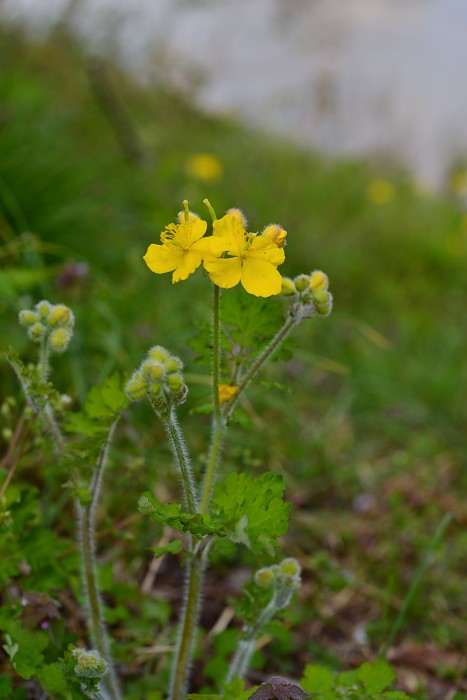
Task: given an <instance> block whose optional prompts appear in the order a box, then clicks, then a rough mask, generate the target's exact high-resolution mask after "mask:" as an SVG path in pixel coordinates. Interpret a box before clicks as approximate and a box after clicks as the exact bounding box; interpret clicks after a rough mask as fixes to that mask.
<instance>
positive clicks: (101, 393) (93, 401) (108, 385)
mask: <svg viewBox="0 0 467 700" xmlns="http://www.w3.org/2000/svg"><path fill="white" fill-rule="evenodd" d="M127 405H128V399H127V397H126V394H125V391H124V389H123V382H122V379H121V377H120V375H119V374H117V373H115V374H112V375H111V376H110V377H108V378H107V379H106V381H105V382H104V384H103V385H102V386H98V387H97V386H96V387H93V388H92V389H91V391H90V392H89V394H88V397H87V399H86V402H85V404H84V408H85V411H86V413H87V415H88V416H89V417H90V418H108V417H110V416H114V415H115V414H116V413H118V412H119V411H121V410H123V409H124V408H125V407H126V406H127Z"/></svg>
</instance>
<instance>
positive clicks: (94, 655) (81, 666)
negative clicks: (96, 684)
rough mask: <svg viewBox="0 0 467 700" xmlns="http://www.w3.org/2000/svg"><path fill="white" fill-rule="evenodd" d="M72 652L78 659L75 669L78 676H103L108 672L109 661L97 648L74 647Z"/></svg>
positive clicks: (76, 659)
mask: <svg viewBox="0 0 467 700" xmlns="http://www.w3.org/2000/svg"><path fill="white" fill-rule="evenodd" d="M72 654H73V656H74V657H75V661H76V666H75V668H74V671H75V673H76V675H77V676H78V677H80V676H81V677H82V678H102V676H104V675H105V674H106V673H107V662H106V661H105V660H104V659H103V658H102V656H101V655H100V654H99V652H98V651H96V650H95V649H93V650H92V651H86V650H85V649H73V651H72Z"/></svg>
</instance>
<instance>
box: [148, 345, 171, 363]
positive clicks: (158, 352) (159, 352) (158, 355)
mask: <svg viewBox="0 0 467 700" xmlns="http://www.w3.org/2000/svg"><path fill="white" fill-rule="evenodd" d="M148 357H149V358H150V359H151V360H155V361H156V362H160V363H161V364H164V363H165V362H167V360H168V359H169V358H170V353H169V351H168V350H166V349H165V348H163V347H162V345H154V347H153V348H151V349H150V351H149V352H148Z"/></svg>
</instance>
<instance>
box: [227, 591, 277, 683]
mask: <svg viewBox="0 0 467 700" xmlns="http://www.w3.org/2000/svg"><path fill="white" fill-rule="evenodd" d="M277 597H278V596H277V594H276V592H275V593H274V595H273V597H272V598H271V600H270V601H269V603H268V605H267V606H266V607H265V608H264V609H263V610H262V611H261V613H260V614H259V616H258V618H257V619H256V621H255V622H254V623H253V624H252V625H248V627H247V628H246V629H245V631H244V634H243V638H242V639H241V640H240V642H239V643H238V647H237V650H236V652H235V654H234V656H233V659H232V661H231V662H230V666H229V670H228V672H227V676H226V678H225V680H226V682H228V681H231V680H232V678H235V677H236V676H238V677H239V678H242V677H243V676H244V675H245V673H246V672H247V670H248V666H249V664H250V659H251V657H252V656H253V652H254V650H255V647H256V640H257V639H258V637H259V636H260V635H261V633H262V632H263V630H264V628H265V627H266V625H267V624H268V623H269V622H270V621H271V620H272V618H273V617H274V615H275V614H276V612H277V611H278V610H279V609H280V608H279V607H278V601H277Z"/></svg>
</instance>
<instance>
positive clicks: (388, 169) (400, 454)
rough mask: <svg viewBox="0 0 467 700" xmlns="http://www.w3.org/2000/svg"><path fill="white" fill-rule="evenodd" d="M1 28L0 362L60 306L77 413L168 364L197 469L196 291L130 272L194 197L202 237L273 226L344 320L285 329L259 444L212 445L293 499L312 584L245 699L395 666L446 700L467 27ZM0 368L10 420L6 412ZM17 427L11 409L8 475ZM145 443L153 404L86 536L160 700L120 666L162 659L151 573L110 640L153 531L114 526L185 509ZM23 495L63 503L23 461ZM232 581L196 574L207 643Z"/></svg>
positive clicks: (225, 17) (460, 524)
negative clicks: (213, 224) (384, 662)
mask: <svg viewBox="0 0 467 700" xmlns="http://www.w3.org/2000/svg"><path fill="white" fill-rule="evenodd" d="M0 21H1V24H0V260H1V269H0V337H1V343H2V345H14V346H15V347H16V348H18V349H19V350H20V351H21V354H22V356H23V357H24V358H25V359H31V360H32V359H34V348H32V347H31V346H30V345H29V344H28V341H27V339H26V338H25V334H24V332H23V330H22V329H20V328H19V327H18V326H17V324H16V317H17V313H18V311H19V309H21V308H24V307H25V306H28V305H29V306H30V305H33V304H34V303H36V302H37V301H39V300H40V299H42V298H48V299H50V301H52V302H54V303H57V302H64V303H67V304H69V305H70V306H71V307H72V308H73V309H74V310H75V313H76V318H77V330H76V334H75V337H74V339H73V343H72V345H71V346H70V351H69V353H67V355H66V356H63V357H59V358H57V360H56V362H55V367H56V375H54V376H55V377H56V383H57V384H59V385H60V386H61V388H62V389H63V391H65V392H66V393H67V394H69V395H70V396H72V397H77V398H76V400H75V406H76V407H77V406H78V404H79V401H80V400H83V399H84V397H85V396H86V393H87V391H88V390H89V388H90V387H91V386H92V384H93V382H96V381H103V380H104V379H105V378H106V377H107V376H108V375H109V374H110V373H112V372H113V371H115V370H119V371H122V372H129V371H131V370H132V369H133V368H134V367H135V366H136V365H138V364H139V362H140V361H141V359H142V357H143V356H144V355H145V353H146V351H147V348H148V347H150V346H151V345H152V344H155V343H162V344H163V345H166V346H168V347H169V348H170V349H171V350H172V351H173V352H174V353H178V354H184V353H185V354H186V357H185V361H186V371H187V374H188V376H189V377H191V384H190V397H191V398H190V401H189V402H188V404H187V405H186V407H184V409H183V416H182V420H183V423H184V425H186V429H187V432H188V439H189V442H190V445H191V447H192V449H193V452H194V454H196V453H197V451H198V452H199V451H201V452H202V451H203V450H204V449H205V443H204V438H205V436H206V434H207V431H208V423H209V419H208V417H206V416H203V415H190V411H192V410H193V409H196V408H197V407H200V406H202V405H203V404H204V403H205V402H206V396H207V394H208V386H207V384H206V381H207V377H206V372H207V368H206V369H203V368H200V367H199V366H198V365H197V364H196V362H195V353H194V352H192V351H190V350H189V349H187V347H186V344H187V341H188V339H189V338H190V337H192V336H193V335H196V334H198V333H199V332H200V329H199V323H200V322H201V321H205V320H206V319H208V318H209V313H210V311H209V303H210V294H209V290H208V289H207V285H206V281H205V280H203V279H202V276H201V275H198V276H194V277H192V278H190V280H189V282H187V283H185V284H183V285H175V286H173V285H171V284H170V280H169V278H168V277H166V276H162V277H159V276H156V275H152V274H151V273H150V272H149V271H148V269H147V268H146V267H145V265H144V263H143V262H142V259H141V258H142V255H143V254H144V253H145V251H146V248H147V245H148V244H149V243H151V242H158V238H159V233H160V231H161V230H162V229H163V228H164V227H165V225H166V224H167V223H169V222H170V221H173V220H174V217H175V215H176V213H177V211H178V210H179V209H180V208H181V202H182V200H183V199H184V198H185V197H186V198H188V199H189V201H190V205H191V207H192V208H193V209H194V210H195V211H198V212H199V213H200V214H202V215H203V216H204V215H205V212H204V211H203V205H202V200H203V198H204V197H209V199H210V200H211V202H212V204H213V205H214V207H215V208H216V210H217V211H218V213H221V212H223V211H225V210H226V209H227V208H229V207H231V206H239V207H241V208H242V209H243V210H244V212H245V214H246V215H247V217H248V220H249V222H250V227H251V230H254V231H255V230H260V229H261V228H262V227H263V226H264V225H266V224H268V223H271V222H278V223H280V224H281V225H282V226H284V227H285V228H286V230H287V231H288V245H287V249H286V253H287V260H286V263H285V264H284V266H283V267H282V272H283V274H285V275H288V276H291V277H293V276H294V275H296V274H299V273H301V272H309V271H310V270H312V269H316V268H318V269H323V270H325V271H326V272H327V274H328V275H329V277H330V280H331V290H332V291H333V293H334V296H335V311H334V312H333V314H332V316H331V317H330V318H328V319H322V320H320V319H317V320H311V321H310V322H309V324H308V325H302V326H301V327H300V329H299V330H298V332H297V334H296V336H295V337H294V339H293V341H292V344H291V348H290V349H291V350H292V351H293V359H292V360H291V361H289V362H288V363H285V362H282V361H279V362H277V363H274V364H272V365H271V366H270V367H269V368H268V371H267V373H265V377H264V378H265V379H267V380H268V383H267V384H259V385H258V386H257V387H255V388H254V389H253V390H252V391H251V396H250V397H249V399H250V400H251V403H250V401H249V402H248V403H246V404H245V405H244V407H243V409H244V411H245V414H246V418H247V419H248V423H249V425H250V427H251V430H245V427H244V426H243V427H242V426H240V425H239V426H236V427H234V429H233V435H231V438H230V441H229V444H228V446H227V465H228V466H229V468H233V467H234V466H235V465H236V466H238V468H241V469H245V468H247V469H249V470H253V471H255V470H258V471H261V470H263V469H264V468H268V469H270V470H273V471H278V472H280V473H282V474H284V475H285V480H286V484H287V496H288V498H289V499H290V500H292V502H293V503H294V506H295V508H294V510H293V517H292V522H291V527H290V534H289V536H288V537H287V538H285V541H284V546H285V549H286V551H287V552H288V553H289V554H290V555H294V556H297V557H298V558H299V559H300V561H301V562H302V565H303V567H304V580H305V585H304V587H303V589H302V592H301V594H300V596H299V601H298V602H297V605H296V607H295V610H293V611H291V612H289V613H287V615H288V616H287V617H286V621H285V624H282V625H281V626H279V627H277V628H276V629H275V630H274V633H275V637H273V638H272V640H271V639H270V640H268V641H267V642H266V643H265V646H264V648H263V649H262V650H261V653H259V654H258V655H257V658H256V661H255V664H256V666H255V670H254V673H253V674H252V676H251V680H252V681H255V682H258V681H260V680H261V679H262V678H264V677H265V675H264V674H267V673H271V672H274V673H275V674H283V675H290V676H292V677H298V676H299V674H300V671H301V669H302V668H303V667H304V665H305V664H306V663H309V662H319V663H323V664H325V665H328V666H329V667H330V668H348V667H352V666H353V665H355V664H358V663H361V662H362V661H364V660H367V659H372V658H374V657H375V656H376V655H377V654H378V653H379V652H381V650H382V649H386V651H387V650H388V649H389V651H388V656H389V659H390V660H391V661H392V663H393V664H394V665H395V667H396V670H397V672H398V679H399V683H400V685H401V687H403V688H404V689H405V690H407V691H408V692H411V693H413V694H414V696H415V697H417V698H426V699H430V700H435V699H436V700H438V699H439V700H441V699H442V700H448V699H449V700H453V699H454V698H456V699H457V698H462V697H465V694H464V693H465V691H466V689H467V681H466V661H465V656H464V652H465V636H466V632H467V623H466V622H465V615H464V612H465V576H466V573H467V571H466V564H465V562H466V560H467V558H466V555H467V536H466V532H465V524H466V521H467V511H466V498H465V493H466V490H465V489H466V485H467V476H466V470H465V454H466V438H465V432H466V419H467V408H466V405H467V401H466V399H467V392H466V379H467V367H466V360H465V357H466V351H465V345H466V342H465V339H466V320H465V319H466V314H465V308H466V292H467V275H466V260H467V212H466V203H467V168H466V165H465V163H466V158H465V156H466V153H467V119H466V114H467V82H466V80H465V70H466V67H467V44H466V42H465V36H466V33H467V6H466V4H465V2H463V0H410V1H406V2H399V1H398V0H349V1H348V2H346V3H342V2H330V1H329V0H248V1H247V0H237V1H236V2H233V1H228V0H223V1H220V2H214V1H213V0H198V1H195V0H191V1H189V0H186V1H184V2H182V1H181V0H178V1H177V0H151V1H149V0H148V1H147V2H142V1H141V0H140V2H136V1H130V0H126V1H125V0H81V1H80V0H71V1H65V0H47V1H46V0H15V1H13V0H0ZM304 266H305V269H304ZM273 303H277V305H278V307H279V308H280V306H281V301H280V300H275V301H274V302H273ZM187 310H189V311H187ZM0 371H1V375H2V383H1V389H0V394H1V395H0V400H1V401H3V402H4V403H5V401H6V400H7V398H8V397H10V398H11V397H15V396H17V389H16V384H15V379H14V377H13V376H12V373H11V371H10V370H9V368H8V367H7V366H6V365H5V364H3V365H2V366H1V369H0ZM274 382H275V383H277V384H280V385H281V386H282V389H280V388H277V389H273V388H272V386H273V383H274ZM18 401H19V402H20V399H18ZM12 405H13V404H12ZM9 410H10V409H9ZM19 411H20V408H19V407H18V406H17V407H16V408H14V409H11V410H10V413H8V415H7V412H6V410H5V411H4V412H3V417H4V425H3V427H2V437H1V440H2V445H1V448H2V452H5V450H6V449H7V446H8V442H9V439H10V437H11V434H12V431H13V430H14V427H15V421H17V419H18V414H19ZM148 424H149V425H151V429H150V430H148V428H147V426H148ZM162 439H163V436H162V434H161V433H159V432H158V428H157V426H156V427H154V426H153V422H152V417H151V415H150V413H149V412H148V411H146V409H145V408H144V407H138V408H137V409H136V410H135V411H134V412H132V414H131V415H130V416H128V417H126V419H125V422H124V424H123V426H122V430H121V438H120V440H119V443H118V445H117V447H116V449H115V451H114V452H115V454H114V458H113V465H112V469H114V470H115V472H114V474H115V475H118V478H116V479H114V480H113V487H112V492H111V493H110V494H109V503H108V504H106V507H105V509H104V510H103V512H102V514H101V523H102V530H103V532H104V534H103V536H102V540H101V542H102V550H103V551H110V552H112V554H113V557H112V558H109V556H107V558H105V559H104V564H103V571H104V574H105V576H106V579H105V580H106V581H107V585H108V589H107V600H108V604H109V608H110V609H111V610H112V613H113V617H112V624H113V625H114V627H115V629H114V630H113V632H114V633H115V634H114V636H115V637H116V638H117V639H118V643H119V647H118V648H119V651H118V654H119V655H120V659H123V660H124V662H125V663H126V668H127V675H128V687H129V688H130V691H129V694H128V698H132V697H135V698H137V697H141V694H143V695H144V697H147V698H152V697H157V695H153V696H152V695H150V693H151V692H153V693H157V692H158V685H157V683H158V682H159V684H161V685H162V684H163V680H164V674H166V672H167V655H166V654H165V653H163V652H154V651H153V652H152V653H151V652H150V651H148V652H147V653H144V652H143V653H142V654H141V652H138V654H139V655H137V656H136V657H135V654H134V649H140V648H141V646H143V649H144V644H145V643H146V644H149V643H148V642H147V637H149V636H151V638H152V637H154V635H159V637H158V638H159V639H162V640H163V641H164V640H165V641H167V640H168V641H167V643H169V644H170V641H171V640H170V629H169V631H167V621H168V619H169V615H170V613H169V612H168V608H167V607H164V605H165V603H166V601H174V600H175V602H176V601H177V599H176V595H177V593H175V594H174V592H173V590H174V589H173V585H172V584H173V581H174V580H176V574H175V573H174V571H178V569H176V566H177V563H176V560H175V557H173V556H170V557H166V559H164V563H163V566H162V567H161V570H160V572H159V574H158V576H159V579H158V581H157V582H156V584H158V583H159V584H160V587H159V588H157V585H156V587H155V588H154V591H152V589H151V590H149V592H148V591H147V590H146V593H147V594H148V600H145V602H144V605H145V611H146V612H145V614H146V619H147V623H146V625H147V626H146V627H144V625H141V626H140V627H139V628H138V629H135V628H134V625H133V623H134V614H133V613H132V615H131V616H129V615H128V614H126V616H125V610H126V607H125V606H127V605H128V604H129V603H128V601H131V604H132V605H134V606H135V608H138V606H140V605H141V602H140V597H139V596H140V587H141V584H142V582H143V581H146V588H147V580H148V579H147V575H148V570H149V567H150V562H151V556H150V553H146V552H145V550H144V546H146V547H148V546H150V545H153V544H154V538H155V539H157V537H158V534H157V533H156V534H154V533H148V532H147V529H145V527H144V525H143V524H142V523H140V521H139V520H138V519H137V518H136V520H135V522H134V524H133V525H132V530H131V535H128V537H125V536H123V534H122V532H121V530H120V529H119V527H118V523H120V522H124V521H125V518H127V517H128V516H129V514H135V513H136V505H135V504H136V500H137V497H138V495H139V494H140V493H141V492H142V491H144V490H146V489H147V488H154V489H155V490H156V492H158V493H159V495H160V496H161V497H170V496H171V495H172V496H173V497H176V493H177V483H176V478H175V477H174V476H173V474H172V471H171V469H170V468H169V467H168V466H167V463H168V462H169V457H168V451H166V448H165V447H163V446H161V441H162ZM198 468H200V465H198ZM41 470H42V471H41ZM156 473H157V477H156V476H155V474H156ZM15 478H16V479H17V480H18V482H17V483H18V484H21V483H33V484H35V485H37V486H38V487H39V488H40V489H42V488H43V487H44V484H45V485H46V486H47V489H46V491H47V493H49V496H50V494H53V493H55V491H56V490H57V489H58V488H59V486H58V484H57V483H56V481H53V480H52V482H51V481H50V479H49V477H48V475H47V469H46V468H45V467H44V465H40V464H38V461H37V457H34V452H33V451H31V452H28V453H27V454H26V456H25V457H24V460H23V462H22V465H21V468H20V469H18V474H17V477H15ZM10 488H13V487H10ZM18 488H19V486H18ZM54 490H55V491H54ZM61 507H63V497H61V500H60V499H57V501H56V502H55V501H54V500H53V499H52V501H51V502H50V503H49V504H48V508H49V509H48V511H47V512H48V522H49V523H50V525H51V527H52V526H53V527H55V528H56V529H57V531H58V532H60V535H61V536H63V537H66V536H69V533H67V530H66V527H65V528H64V527H63V524H60V508H61ZM446 514H451V515H452V520H451V522H450V524H449V526H448V528H447V529H446V531H445V533H444V537H443V538H438V539H436V537H435V533H436V531H437V528H438V527H439V525H440V523H441V522H442V519H443V517H444V516H446ZM116 524H117V525H116ZM62 530H63V531H62ZM159 535H160V533H159ZM434 543H435V544H436V546H435V544H434ZM142 551H143V552H144V553H142ZM229 556H231V557H234V558H233V560H230V561H229ZM235 556H236V557H237V558H235ZM235 556H234V555H233V554H230V555H227V554H225V553H224V556H223V557H222V556H220V555H219V558H218V561H217V562H216V564H215V566H214V567H213V572H212V574H211V579H210V583H211V589H210V590H209V592H208V596H207V601H208V603H207V604H206V606H205V612H204V617H203V624H204V626H205V628H206V629H207V630H209V629H211V628H212V627H213V625H214V624H215V622H216V620H217V619H218V617H219V615H221V613H222V610H223V608H222V606H223V604H224V603H223V598H222V597H220V596H219V582H222V586H223V587H225V588H226V589H227V590H228V591H229V592H231V593H232V595H233V594H236V593H237V592H238V588H239V586H240V584H241V583H242V582H243V581H244V580H245V578H246V577H247V576H248V574H249V572H250V571H251V567H252V566H254V562H252V561H249V559H248V555H245V556H244V555H241V556H239V555H235ZM123 561H125V565H124V566H123V564H122V562H123ZM232 567H233V568H234V570H235V571H236V574H235V575H233V574H232ZM123 570H124V571H123ZM239 572H240V573H239ZM422 573H423V576H421V574H422ZM418 575H420V576H421V578H420V581H421V583H420V585H419V586H418V587H417V589H416V590H414V589H413V588H411V586H412V585H413V582H414V580H416V579H417V576H418ZM26 578H27V577H26ZM115 581H117V582H118V583H119V587H117V586H116V585H115ZM22 583H23V584H24V585H25V586H26V587H27V585H28V584H27V580H26V581H24V582H22ZM39 585H40V586H42V587H43V588H41V590H47V591H48V590H49V589H47V588H46V586H47V585H49V586H50V585H51V584H50V582H48V581H47V583H46V582H45V579H44V581H42V582H41V583H38V584H37V586H39ZM177 586H178V584H177ZM174 596H175V597H174ZM156 602H157V605H156ZM151 605H152V607H151ZM303 620H306V622H305V623H303ZM398 620H399V622H398ZM132 625H133V626H132ZM231 633H232V630H231V629H226V630H224V632H222V634H221V635H217V636H210V637H209V638H208V639H207V640H206V641H205V644H204V647H203V654H204V655H205V656H206V655H208V656H209V658H211V659H212V663H211V667H210V668H211V670H210V673H211V676H209V673H208V674H207V677H201V676H199V677H198V676H196V673H195V680H196V683H197V686H198V687H203V684H204V687H205V686H206V685H209V683H210V682H211V683H212V682H213V679H215V678H216V676H218V675H219V673H220V671H219V669H221V668H222V664H224V665H225V663H226V662H225V658H226V655H228V653H229V652H230V646H229V644H231V638H230V637H229V634H231ZM233 634H234V636H235V631H234V632H233ZM166 637H167V639H166ZM157 678H159V681H157ZM131 693H133V695H131Z"/></svg>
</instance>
